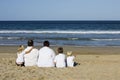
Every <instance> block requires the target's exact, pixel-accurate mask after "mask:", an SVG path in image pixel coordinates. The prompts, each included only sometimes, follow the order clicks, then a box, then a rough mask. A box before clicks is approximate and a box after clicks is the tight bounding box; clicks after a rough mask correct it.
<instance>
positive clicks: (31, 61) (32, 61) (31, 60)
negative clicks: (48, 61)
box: [24, 46, 38, 66]
mask: <svg viewBox="0 0 120 80" xmlns="http://www.w3.org/2000/svg"><path fill="white" fill-rule="evenodd" d="M31 48H32V47H29V46H28V47H27V48H26V49H25V51H29V50H30V49H31ZM24 59H25V66H36V65H37V60H38V50H37V49H35V48H34V49H32V50H31V51H30V53H27V54H25V55H24Z"/></svg>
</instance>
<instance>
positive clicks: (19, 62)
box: [16, 45, 25, 66]
mask: <svg viewBox="0 0 120 80" xmlns="http://www.w3.org/2000/svg"><path fill="white" fill-rule="evenodd" d="M23 51H24V46H23V45H20V46H19V48H18V52H17V59H16V64H17V66H24V59H23V56H24V54H25V53H24V52H23Z"/></svg>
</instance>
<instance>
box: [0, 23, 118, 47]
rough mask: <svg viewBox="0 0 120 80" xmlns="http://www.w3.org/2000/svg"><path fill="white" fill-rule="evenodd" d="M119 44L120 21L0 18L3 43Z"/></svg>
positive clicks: (58, 44)
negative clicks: (29, 41)
mask: <svg viewBox="0 0 120 80" xmlns="http://www.w3.org/2000/svg"><path fill="white" fill-rule="evenodd" d="M29 39H32V40H34V44H35V45H36V46H42V43H43V42H44V41H45V40H48V41H50V44H51V45H55V46H65V45H68V46H69V45H70V46H120V21H0V45H27V41H28V40H29Z"/></svg>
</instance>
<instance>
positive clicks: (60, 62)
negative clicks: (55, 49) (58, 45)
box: [54, 53, 66, 68]
mask: <svg viewBox="0 0 120 80" xmlns="http://www.w3.org/2000/svg"><path fill="white" fill-rule="evenodd" d="M54 62H55V63H56V67H57V68H63V67H65V66H66V64H65V54H63V53H60V54H58V55H57V56H56V57H55V59H54Z"/></svg>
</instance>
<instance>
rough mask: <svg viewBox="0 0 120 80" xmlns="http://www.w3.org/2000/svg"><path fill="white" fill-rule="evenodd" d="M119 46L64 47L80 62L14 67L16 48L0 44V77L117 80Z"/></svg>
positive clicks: (0, 79)
mask: <svg viewBox="0 0 120 80" xmlns="http://www.w3.org/2000/svg"><path fill="white" fill-rule="evenodd" d="M37 48H39V47H37ZM52 48H53V49H54V50H56V48H57V47H52ZM119 48H120V47H73V46H65V47H64V51H65V52H66V51H73V53H74V54H75V55H76V58H75V61H76V62H78V63H80V65H77V66H76V67H73V68H70V67H67V68H39V67H37V66H36V67H18V66H16V65H15V59H16V49H17V47H16V46H0V80H120V76H119V75H120V55H119V54H120V49H119ZM5 49H7V50H5Z"/></svg>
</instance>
